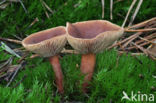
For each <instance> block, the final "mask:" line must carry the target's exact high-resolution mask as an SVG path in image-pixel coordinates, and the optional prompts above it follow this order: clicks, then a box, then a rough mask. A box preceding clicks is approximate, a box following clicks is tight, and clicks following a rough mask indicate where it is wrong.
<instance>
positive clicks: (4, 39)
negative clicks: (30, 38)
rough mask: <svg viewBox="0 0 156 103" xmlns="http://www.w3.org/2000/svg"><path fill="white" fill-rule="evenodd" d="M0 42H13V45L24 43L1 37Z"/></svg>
mask: <svg viewBox="0 0 156 103" xmlns="http://www.w3.org/2000/svg"><path fill="white" fill-rule="evenodd" d="M0 40H2V41H8V42H13V43H16V44H22V41H20V40H15V39H8V38H2V37H0Z"/></svg>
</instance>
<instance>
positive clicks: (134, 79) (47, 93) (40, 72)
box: [0, 50, 156, 103]
mask: <svg viewBox="0 0 156 103" xmlns="http://www.w3.org/2000/svg"><path fill="white" fill-rule="evenodd" d="M117 58H118V55H117V53H116V52H115V51H114V50H111V51H105V52H103V53H100V54H97V60H96V62H97V63H96V67H95V72H94V75H93V80H92V82H91V83H90V84H91V86H90V88H89V91H90V92H89V93H88V95H89V98H87V97H86V96H85V95H84V94H83V93H82V92H81V85H80V84H81V83H82V80H83V77H81V76H80V70H79V68H77V67H76V64H78V65H80V55H66V56H64V57H63V58H62V59H60V62H61V66H62V70H63V74H64V87H65V94H64V96H63V97H61V96H59V94H58V93H57V92H56V91H57V90H56V87H55V86H54V84H53V82H54V73H53V71H52V69H51V68H52V67H51V65H50V64H49V62H48V61H45V60H44V59H41V58H35V59H32V60H29V59H28V60H27V65H26V67H25V69H23V70H21V71H20V72H19V74H18V75H17V77H16V78H15V81H14V82H13V83H12V84H11V87H12V86H14V85H15V84H16V83H17V82H18V81H19V80H21V78H22V77H23V75H27V77H26V78H25V79H24V81H22V83H21V84H20V85H19V86H18V87H17V88H6V87H3V86H2V85H1V86H0V89H1V92H0V93H1V94H3V95H1V98H2V100H1V99H0V102H1V101H2V102H1V103H4V102H3V101H7V102H8V103H9V101H10V99H9V100H8V99H7V98H11V97H12V95H15V97H16V96H17V97H16V98H15V100H14V101H15V102H12V103H18V102H23V101H25V102H27V103H30V102H34V103H43V102H47V103H49V102H50V101H52V102H56V103H57V102H60V101H62V100H64V101H82V102H88V103H95V102H108V101H110V100H112V101H113V102H115V103H120V102H121V98H122V96H123V94H122V91H126V92H127V93H128V94H130V93H131V91H134V92H136V93H137V92H138V91H141V93H146V94H151V93H153V94H155V91H153V90H151V87H152V86H156V83H155V82H156V80H155V79H154V78H153V77H152V75H156V74H155V73H156V70H155V67H156V62H155V61H152V60H151V59H149V58H147V57H145V56H138V57H137V58H138V59H139V60H140V61H141V62H142V64H140V62H139V61H138V60H137V59H135V58H134V57H132V56H130V55H129V54H128V56H127V55H126V54H124V55H122V56H121V57H119V59H118V62H117ZM1 60H2V57H1ZM139 74H142V75H143V78H140V77H139ZM8 92H9V94H7V93H8ZM14 92H15V94H14ZM16 92H17V93H16ZM18 93H20V96H18ZM5 95H7V96H5ZM52 95H53V96H52ZM62 98H63V99H62ZM11 101H12V100H11Z"/></svg>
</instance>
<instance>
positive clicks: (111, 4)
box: [110, 0, 113, 20]
mask: <svg viewBox="0 0 156 103" xmlns="http://www.w3.org/2000/svg"><path fill="white" fill-rule="evenodd" d="M112 11H113V0H110V19H111V20H112V19H113V14H112Z"/></svg>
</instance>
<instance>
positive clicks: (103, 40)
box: [66, 20, 124, 92]
mask: <svg viewBox="0 0 156 103" xmlns="http://www.w3.org/2000/svg"><path fill="white" fill-rule="evenodd" d="M66 29H67V40H68V42H69V44H70V45H71V46H72V47H73V48H74V49H75V50H77V51H78V52H79V53H80V54H82V57H81V67H80V70H81V72H82V74H84V75H85V77H84V82H83V84H82V90H83V92H87V87H88V85H89V84H88V82H89V81H91V79H92V75H93V72H94V67H95V62H96V53H99V52H101V51H103V50H104V49H106V48H107V47H108V46H110V45H112V44H113V43H114V42H115V41H116V40H117V39H118V38H119V37H121V36H122V34H123V32H124V29H123V28H121V27H119V26H117V25H115V24H113V23H111V22H109V21H106V20H90V21H84V22H77V23H74V24H71V23H68V22H67V27H66Z"/></svg>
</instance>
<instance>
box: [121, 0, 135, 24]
mask: <svg viewBox="0 0 156 103" xmlns="http://www.w3.org/2000/svg"><path fill="white" fill-rule="evenodd" d="M136 1H137V0H133V2H132V4H131V6H130V8H129V10H128V12H127V15H126V17H125V20H124V22H123V24H122V27H124V26H125V24H126V21H127V19H128V16H129V14H130V12H131V10H132V8H133V7H134V5H135V3H136Z"/></svg>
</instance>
